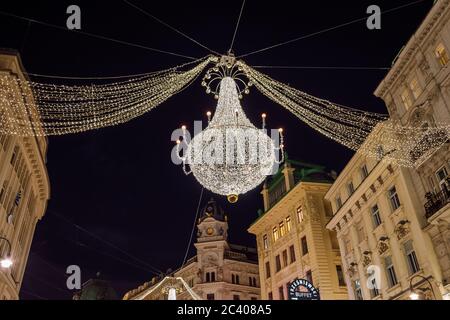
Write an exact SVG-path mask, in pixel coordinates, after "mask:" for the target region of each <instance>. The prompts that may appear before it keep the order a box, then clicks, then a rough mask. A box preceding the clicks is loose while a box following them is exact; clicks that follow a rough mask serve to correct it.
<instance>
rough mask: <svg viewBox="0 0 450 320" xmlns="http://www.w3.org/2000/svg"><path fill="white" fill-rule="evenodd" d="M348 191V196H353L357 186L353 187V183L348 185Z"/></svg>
mask: <svg viewBox="0 0 450 320" xmlns="http://www.w3.org/2000/svg"><path fill="white" fill-rule="evenodd" d="M347 191H348V195H349V196H351V195H352V194H353V193H354V192H355V186H354V185H353V182H352V181H350V182H349V183H348V184H347Z"/></svg>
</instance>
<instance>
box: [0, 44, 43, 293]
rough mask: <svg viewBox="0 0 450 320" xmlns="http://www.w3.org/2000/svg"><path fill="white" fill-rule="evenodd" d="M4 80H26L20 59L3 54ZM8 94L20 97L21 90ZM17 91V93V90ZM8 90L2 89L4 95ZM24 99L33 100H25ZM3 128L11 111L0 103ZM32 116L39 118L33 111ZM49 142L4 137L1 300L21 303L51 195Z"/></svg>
mask: <svg viewBox="0 0 450 320" xmlns="http://www.w3.org/2000/svg"><path fill="white" fill-rule="evenodd" d="M0 78H1V80H2V82H3V81H5V80H6V81H8V79H16V78H19V79H21V80H25V79H26V78H25V76H24V74H23V67H22V64H21V61H20V58H19V56H18V55H17V54H15V53H10V52H6V51H2V52H0ZM13 89H14V90H13V91H12V92H11V91H9V92H8V93H5V92H3V93H2V94H0V96H5V95H6V94H20V91H19V90H20V89H19V88H13ZM16 89H17V90H16ZM2 90H8V88H6V87H5V86H3V85H2V86H0V91H2ZM23 98H24V99H32V97H29V96H23ZM0 104H3V105H0V124H1V125H3V124H4V120H5V119H6V116H7V115H8V113H9V112H11V110H9V109H8V106H7V105H6V102H5V101H3V102H2V101H0ZM30 116H36V114H35V112H33V111H31V112H30ZM46 153H47V140H46V139H45V138H43V137H40V138H38V137H18V136H8V135H1V134H0V237H2V238H3V240H0V258H5V257H7V256H8V257H10V258H11V260H12V263H13V264H12V265H11V267H10V268H0V300H9V299H18V298H19V290H20V287H21V284H22V279H23V274H24V271H25V267H26V264H27V259H28V254H29V251H30V246H31V241H32V239H33V235H34V230H35V228H36V224H37V222H38V221H39V220H40V219H41V218H42V217H43V215H44V213H45V210H46V206H47V200H48V199H49V195H50V184H49V181H48V174H47V169H46V164H45V163H46Z"/></svg>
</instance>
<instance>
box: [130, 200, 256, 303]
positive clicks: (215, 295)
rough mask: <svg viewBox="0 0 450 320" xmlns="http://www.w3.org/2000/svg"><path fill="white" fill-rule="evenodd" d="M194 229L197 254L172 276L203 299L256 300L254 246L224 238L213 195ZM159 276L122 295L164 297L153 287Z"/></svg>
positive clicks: (225, 220) (185, 296)
mask: <svg viewBox="0 0 450 320" xmlns="http://www.w3.org/2000/svg"><path fill="white" fill-rule="evenodd" d="M197 229H198V233H197V241H196V243H195V248H196V250H197V255H195V256H194V257H192V258H191V259H189V260H188V261H187V262H186V263H185V265H184V266H183V267H182V268H181V269H179V270H176V271H175V272H173V274H172V276H173V278H174V279H183V282H184V283H186V284H187V287H188V288H190V289H192V290H193V291H194V292H195V294H196V296H198V297H200V298H201V299H204V300H259V299H260V281H259V274H258V264H257V258H256V250H255V249H253V248H247V247H242V246H238V245H233V244H230V243H229V242H228V218H227V215H226V214H225V213H224V211H223V210H222V208H220V206H219V205H218V204H217V203H216V202H215V201H214V200H213V199H211V200H210V201H209V202H208V203H207V205H206V206H205V208H204V209H203V210H202V214H201V217H200V218H199V220H198V224H197ZM161 280H164V279H156V278H155V279H153V280H152V281H151V282H148V283H145V284H144V285H142V286H141V287H139V288H138V289H135V290H132V291H130V292H128V293H127V294H126V295H125V297H124V299H126V300H160V299H167V294H166V292H164V291H161V290H154V289H155V288H157V287H158V285H159V284H160V281H161ZM179 289H180V290H182V287H179ZM177 298H178V299H180V300H187V299H191V298H192V295H191V294H190V293H189V292H188V291H187V290H182V291H181V292H179V295H178V297H177Z"/></svg>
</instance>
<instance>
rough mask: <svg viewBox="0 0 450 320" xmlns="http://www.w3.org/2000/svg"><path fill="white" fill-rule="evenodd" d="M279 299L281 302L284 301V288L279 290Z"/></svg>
mask: <svg viewBox="0 0 450 320" xmlns="http://www.w3.org/2000/svg"><path fill="white" fill-rule="evenodd" d="M278 297H279V300H284V288H283V287H279V288H278Z"/></svg>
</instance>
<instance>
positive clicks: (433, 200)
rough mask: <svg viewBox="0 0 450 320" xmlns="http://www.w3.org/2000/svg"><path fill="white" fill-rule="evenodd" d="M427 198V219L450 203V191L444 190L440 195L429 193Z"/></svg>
mask: <svg viewBox="0 0 450 320" xmlns="http://www.w3.org/2000/svg"><path fill="white" fill-rule="evenodd" d="M425 197H426V198H427V202H426V203H425V205H424V206H425V216H426V217H427V219H428V218H430V217H432V216H433V215H434V214H435V213H436V212H438V211H439V210H441V209H442V208H443V207H445V206H446V205H447V204H449V203H450V191H449V190H447V189H443V190H441V191H440V192H438V193H427V194H426V196H425Z"/></svg>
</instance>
